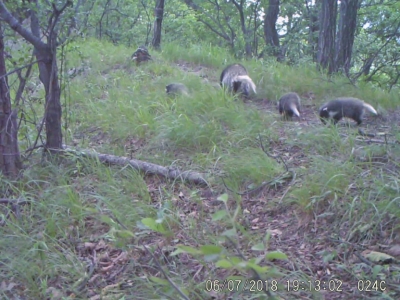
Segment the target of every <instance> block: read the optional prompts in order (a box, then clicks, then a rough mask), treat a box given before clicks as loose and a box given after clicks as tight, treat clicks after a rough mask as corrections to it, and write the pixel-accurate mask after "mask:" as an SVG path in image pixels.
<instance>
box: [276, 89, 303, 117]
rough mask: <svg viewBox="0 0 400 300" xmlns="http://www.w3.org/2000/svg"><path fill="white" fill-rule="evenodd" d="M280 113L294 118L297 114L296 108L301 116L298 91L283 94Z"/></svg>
mask: <svg viewBox="0 0 400 300" xmlns="http://www.w3.org/2000/svg"><path fill="white" fill-rule="evenodd" d="M278 109H279V113H280V114H281V115H283V116H284V117H290V118H292V117H293V115H296V112H295V109H296V110H297V111H298V113H299V116H298V117H300V97H299V95H298V94H297V93H287V94H285V95H283V96H282V97H281V98H280V99H279V102H278Z"/></svg>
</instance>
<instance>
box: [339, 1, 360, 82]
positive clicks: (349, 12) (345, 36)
mask: <svg viewBox="0 0 400 300" xmlns="http://www.w3.org/2000/svg"><path fill="white" fill-rule="evenodd" d="M358 1H359V0H342V1H341V2H340V17H339V24H338V35H337V40H336V52H335V71H336V72H337V71H339V70H340V69H342V68H343V70H344V72H345V74H346V75H347V76H348V75H349V71H350V66H351V64H350V63H351V54H352V51H353V44H354V34H355V31H356V27H357V11H358V5H359V3H358Z"/></svg>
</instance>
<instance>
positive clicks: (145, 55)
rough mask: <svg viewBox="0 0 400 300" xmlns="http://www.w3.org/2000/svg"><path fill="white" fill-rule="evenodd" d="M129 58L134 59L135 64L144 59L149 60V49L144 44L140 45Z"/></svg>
mask: <svg viewBox="0 0 400 300" xmlns="http://www.w3.org/2000/svg"><path fill="white" fill-rule="evenodd" d="M131 59H132V60H135V61H136V65H139V64H140V63H142V62H144V61H149V60H151V55H150V53H149V50H148V49H147V48H146V47H145V46H140V47H139V48H137V50H136V51H135V52H134V53H133V54H132V57H131Z"/></svg>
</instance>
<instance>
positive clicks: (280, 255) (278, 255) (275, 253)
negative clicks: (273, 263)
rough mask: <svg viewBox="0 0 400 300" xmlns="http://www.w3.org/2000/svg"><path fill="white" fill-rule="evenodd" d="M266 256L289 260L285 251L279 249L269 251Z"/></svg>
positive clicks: (270, 258) (269, 258)
mask: <svg viewBox="0 0 400 300" xmlns="http://www.w3.org/2000/svg"><path fill="white" fill-rule="evenodd" d="M265 258H266V259H268V260H273V259H282V260H287V259H288V257H287V255H286V254H285V253H282V252H279V251H272V252H268V253H267V254H266V255H265Z"/></svg>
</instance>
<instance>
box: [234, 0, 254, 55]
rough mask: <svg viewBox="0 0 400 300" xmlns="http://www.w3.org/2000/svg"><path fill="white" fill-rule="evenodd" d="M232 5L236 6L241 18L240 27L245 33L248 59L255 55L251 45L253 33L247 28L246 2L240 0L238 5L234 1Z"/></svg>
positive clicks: (245, 47) (245, 48)
mask: <svg viewBox="0 0 400 300" xmlns="http://www.w3.org/2000/svg"><path fill="white" fill-rule="evenodd" d="M232 3H233V4H234V5H235V7H236V9H237V10H238V12H239V16H240V25H241V27H242V33H243V38H244V51H245V53H246V57H248V58H249V57H251V55H252V53H253V46H252V44H251V41H252V32H251V30H248V29H247V27H246V17H245V15H244V4H245V1H244V0H240V3H238V2H237V1H235V0H232Z"/></svg>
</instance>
